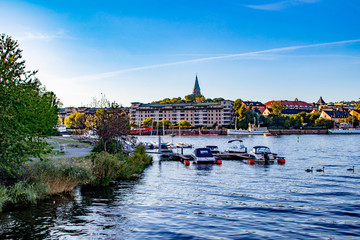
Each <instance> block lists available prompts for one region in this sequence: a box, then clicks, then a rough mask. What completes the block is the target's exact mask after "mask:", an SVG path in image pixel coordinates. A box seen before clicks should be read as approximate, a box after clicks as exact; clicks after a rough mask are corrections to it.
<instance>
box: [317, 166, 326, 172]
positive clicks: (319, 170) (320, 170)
mask: <svg viewBox="0 0 360 240" xmlns="http://www.w3.org/2000/svg"><path fill="white" fill-rule="evenodd" d="M316 171H317V172H324V171H325V167H323V168H319V169H316Z"/></svg>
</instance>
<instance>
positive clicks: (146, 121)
mask: <svg viewBox="0 0 360 240" xmlns="http://www.w3.org/2000/svg"><path fill="white" fill-rule="evenodd" d="M151 124H153V119H152V118H146V119H145V120H144V121H143V122H142V125H144V126H150V125H151Z"/></svg>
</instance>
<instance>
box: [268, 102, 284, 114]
mask: <svg viewBox="0 0 360 240" xmlns="http://www.w3.org/2000/svg"><path fill="white" fill-rule="evenodd" d="M270 108H271V109H272V110H273V114H274V115H277V116H280V115H281V111H282V110H283V109H285V106H284V105H282V104H281V102H280V101H275V102H273V103H272V104H271V105H270Z"/></svg>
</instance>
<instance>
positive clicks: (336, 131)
mask: <svg viewBox="0 0 360 240" xmlns="http://www.w3.org/2000/svg"><path fill="white" fill-rule="evenodd" d="M329 133H331V134H360V129H356V128H347V129H343V128H337V129H329Z"/></svg>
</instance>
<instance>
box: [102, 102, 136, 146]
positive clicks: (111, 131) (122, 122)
mask: <svg viewBox="0 0 360 240" xmlns="http://www.w3.org/2000/svg"><path fill="white" fill-rule="evenodd" d="M95 125H96V132H97V134H98V136H99V139H100V142H101V143H102V144H103V146H104V151H107V144H108V143H109V142H110V141H111V140H116V138H118V137H120V136H123V135H127V134H129V132H130V123H129V117H128V115H127V114H126V113H125V112H124V111H122V110H121V109H120V106H119V105H117V104H116V103H113V104H112V105H111V106H110V107H109V108H104V109H99V110H98V111H96V118H95Z"/></svg>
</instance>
